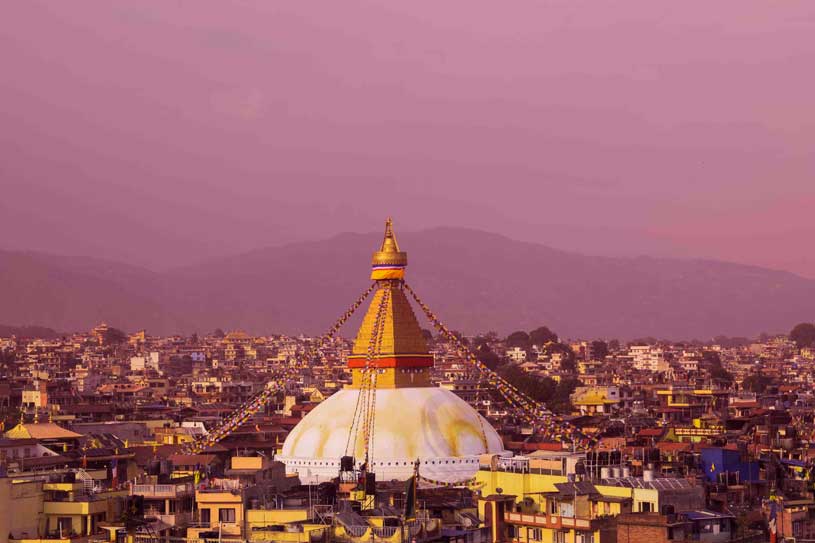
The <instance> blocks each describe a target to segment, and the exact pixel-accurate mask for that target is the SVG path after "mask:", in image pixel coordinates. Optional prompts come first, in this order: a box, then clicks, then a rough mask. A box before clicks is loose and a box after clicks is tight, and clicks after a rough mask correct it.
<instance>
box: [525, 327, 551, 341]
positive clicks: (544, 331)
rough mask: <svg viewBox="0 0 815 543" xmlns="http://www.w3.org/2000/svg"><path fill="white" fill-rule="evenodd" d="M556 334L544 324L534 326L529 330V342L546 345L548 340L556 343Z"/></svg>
mask: <svg viewBox="0 0 815 543" xmlns="http://www.w3.org/2000/svg"><path fill="white" fill-rule="evenodd" d="M557 340H558V338H557V334H556V333H554V332H552V331H551V330H550V329H549V328H547V327H546V326H541V327H539V328H535V329H534V330H532V331H531V332H529V342H530V343H531V344H532V345H546V344H547V343H549V342H550V341H552V342H555V343H557Z"/></svg>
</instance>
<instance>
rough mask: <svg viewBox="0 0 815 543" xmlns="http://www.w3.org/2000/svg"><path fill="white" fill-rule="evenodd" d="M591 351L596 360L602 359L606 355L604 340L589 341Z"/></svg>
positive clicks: (606, 348) (606, 346)
mask: <svg viewBox="0 0 815 543" xmlns="http://www.w3.org/2000/svg"><path fill="white" fill-rule="evenodd" d="M591 352H592V353H593V354H594V358H595V359H597V360H603V359H604V358H605V357H607V356H608V345H607V344H606V342H605V341H599V340H595V341H592V342H591Z"/></svg>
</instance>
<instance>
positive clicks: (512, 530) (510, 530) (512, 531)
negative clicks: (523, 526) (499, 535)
mask: <svg viewBox="0 0 815 543" xmlns="http://www.w3.org/2000/svg"><path fill="white" fill-rule="evenodd" d="M519 531H520V530H519V529H518V527H517V526H514V525H512V524H510V525H509V526H507V535H508V536H509V538H510V539H518V538H519V534H518V532H519Z"/></svg>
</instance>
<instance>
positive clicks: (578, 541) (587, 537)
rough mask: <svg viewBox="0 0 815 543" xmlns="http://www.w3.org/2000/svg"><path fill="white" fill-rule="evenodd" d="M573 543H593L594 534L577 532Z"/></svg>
mask: <svg viewBox="0 0 815 543" xmlns="http://www.w3.org/2000/svg"><path fill="white" fill-rule="evenodd" d="M575 543H594V532H577V534H576V535H575Z"/></svg>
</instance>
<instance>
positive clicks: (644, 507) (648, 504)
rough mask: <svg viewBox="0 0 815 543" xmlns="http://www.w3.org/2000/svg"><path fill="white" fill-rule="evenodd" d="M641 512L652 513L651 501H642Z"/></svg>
mask: <svg viewBox="0 0 815 543" xmlns="http://www.w3.org/2000/svg"><path fill="white" fill-rule="evenodd" d="M640 512H641V513H650V512H651V502H640Z"/></svg>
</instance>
